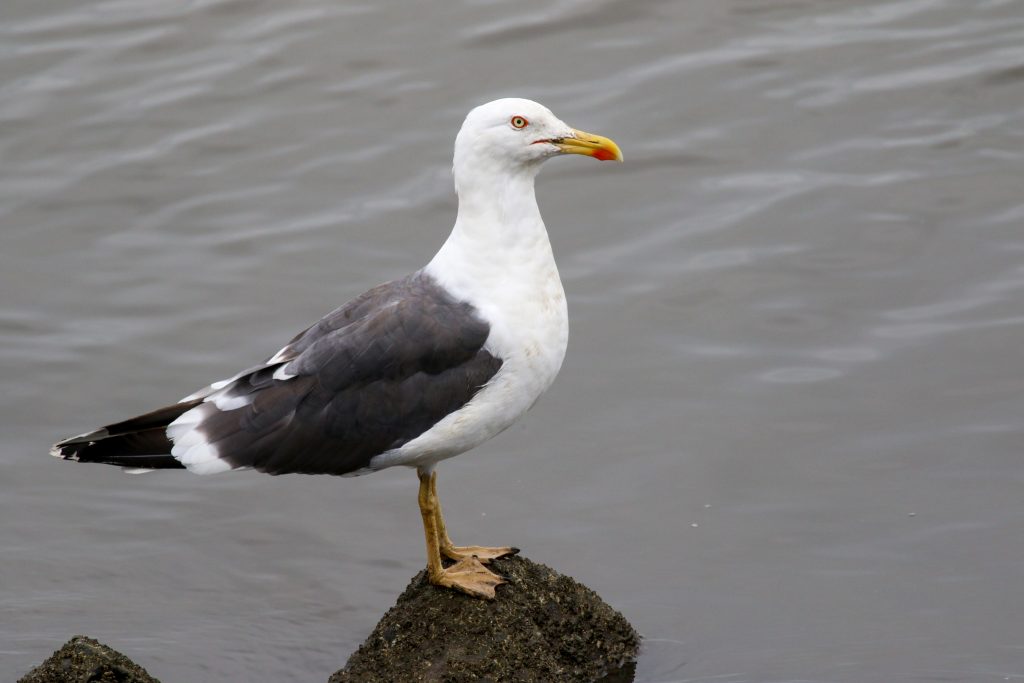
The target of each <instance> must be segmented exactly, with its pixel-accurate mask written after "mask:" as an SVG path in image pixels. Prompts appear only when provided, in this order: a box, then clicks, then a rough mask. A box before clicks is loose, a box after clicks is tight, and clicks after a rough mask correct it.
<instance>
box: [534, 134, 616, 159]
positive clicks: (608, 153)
mask: <svg viewBox="0 0 1024 683" xmlns="http://www.w3.org/2000/svg"><path fill="white" fill-rule="evenodd" d="M551 142H552V144H553V145H554V146H555V147H557V148H558V149H560V150H562V151H563V152H564V153H566V154H585V155H587V156H589V157H594V158H595V159H600V160H601V161H622V150H621V149H619V146H618V145H616V144H615V142H614V141H613V140H610V139H608V138H606V137H602V136H600V135H594V134H593V133H585V132H583V131H582V130H573V132H572V137H565V138H561V139H559V140H552V141H551Z"/></svg>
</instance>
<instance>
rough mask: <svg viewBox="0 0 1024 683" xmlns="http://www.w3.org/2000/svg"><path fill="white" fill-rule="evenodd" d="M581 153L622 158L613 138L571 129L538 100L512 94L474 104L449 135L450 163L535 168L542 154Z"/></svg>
mask: <svg viewBox="0 0 1024 683" xmlns="http://www.w3.org/2000/svg"><path fill="white" fill-rule="evenodd" d="M562 154H583V155H586V156H591V157H594V158H595V159H599V160H601V161H622V152H621V151H620V150H619V146H618V145H616V144H615V143H614V142H613V141H611V140H610V139H608V138H606V137H602V136H600V135H594V134H592V133H586V132H584V131H581V130H577V129H575V128H573V127H571V126H569V125H568V124H566V123H565V122H563V121H562V120H561V119H559V118H558V117H557V116H555V115H554V114H552V113H551V110H550V109H548V108H547V107H545V106H544V105H542V104H539V103H537V102H534V101H532V100H524V99H520V98H515V97H509V98H504V99H500V100H494V101H493V102H488V103H487V104H482V105H480V106H479V107H476V108H475V109H473V110H472V111H471V112H469V115H468V116H466V121H465V122H464V123H463V124H462V129H461V130H460V131H459V135H458V137H457V138H456V139H455V165H456V167H458V166H460V165H467V166H473V167H486V166H492V165H497V166H498V167H501V168H516V167H520V168H523V169H527V170H533V171H536V169H537V167H538V166H539V165H540V163H541V162H542V161H544V160H545V159H550V158H551V157H554V156H559V155H562Z"/></svg>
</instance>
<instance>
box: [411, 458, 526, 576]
mask: <svg viewBox="0 0 1024 683" xmlns="http://www.w3.org/2000/svg"><path fill="white" fill-rule="evenodd" d="M430 495H431V497H433V499H434V505H435V508H434V519H435V524H436V525H437V537H438V543H439V545H440V551H441V554H442V555H444V556H445V557H447V558H448V559H450V560H465V559H467V558H470V557H475V558H476V559H478V560H480V562H482V563H483V564H487V563H489V562H490V561H491V560H495V559H497V558H499V557H505V556H506V555H515V554H516V553H518V552H519V548H512V547H509V546H505V547H502V548H488V547H486V546H481V545H461V546H460V545H455V544H454V543H452V539H451V538H449V537H448V529H447V527H445V524H444V515H442V514H441V499H440V498H438V497H437V472H434V473H432V474H431V475H430Z"/></svg>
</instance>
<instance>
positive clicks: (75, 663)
mask: <svg viewBox="0 0 1024 683" xmlns="http://www.w3.org/2000/svg"><path fill="white" fill-rule="evenodd" d="M18 683H160V681H158V680H156V679H155V678H153V677H152V676H150V675H149V674H148V673H146V670H145V669H143V668H142V667H141V666H139V665H138V664H136V663H135V662H133V661H132V660H130V659H128V658H127V657H125V656H124V655H123V654H121V653H120V652H117V651H116V650H112V649H111V648H109V647H107V646H106V645H104V644H103V643H100V642H98V641H96V640H93V639H92V638H86V637H85V636H74V637H72V638H71V640H69V641H68V642H66V643H64V646H63V647H62V648H61V649H59V650H57V651H56V652H54V653H53V655H52V656H51V657H50V658H49V659H47V660H46V661H45V662H43V663H42V664H40V665H39V666H37V667H36V668H34V669H32V670H31V671H29V672H28V673H27V674H25V675H24V676H23V677H22V678H21V680H19V681H18Z"/></svg>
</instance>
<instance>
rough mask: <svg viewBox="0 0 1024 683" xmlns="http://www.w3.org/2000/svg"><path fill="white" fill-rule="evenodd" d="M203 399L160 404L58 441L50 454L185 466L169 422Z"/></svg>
mask: <svg viewBox="0 0 1024 683" xmlns="http://www.w3.org/2000/svg"><path fill="white" fill-rule="evenodd" d="M201 401H202V399H195V400H192V401H187V402H184V403H175V404H174V405H170V406H166V407H164V408H159V409H157V410H154V411H152V412H149V413H146V414H145V415H139V416H138V417H133V418H131V419H128V420H124V421H122V422H117V423H115V424H112V425H107V426H106V427H102V428H100V429H97V430H96V431H93V432H89V433H88V434H82V435H80V436H73V437H71V438H69V439H64V440H63V441H60V442H59V443H57V444H56V445H55V446H54V447H53V448H52V449H51V450H50V454H51V455H53V456H56V457H58V458H63V459H65V460H77V461H79V462H99V463H104V464H107V465H120V466H121V467H131V468H138V469H172V468H173V469H184V467H185V466H184V465H182V464H181V462H179V461H178V459H177V458H175V457H174V456H172V455H171V446H172V445H173V444H172V443H171V441H170V439H168V438H167V425H169V424H170V423H171V422H173V421H174V420H175V419H177V418H178V417H179V416H181V415H182V414H183V413H185V412H186V411H188V410H190V409H192V408H194V407H195V406H196V405H198V404H199V403H200V402H201Z"/></svg>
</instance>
